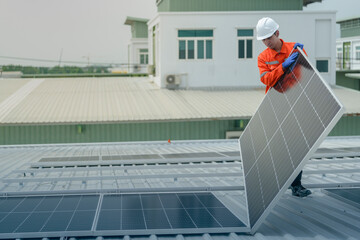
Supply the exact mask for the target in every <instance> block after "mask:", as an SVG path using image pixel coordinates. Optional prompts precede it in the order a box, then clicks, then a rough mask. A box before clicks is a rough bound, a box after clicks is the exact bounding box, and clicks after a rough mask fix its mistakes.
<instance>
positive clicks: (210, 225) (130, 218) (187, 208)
mask: <svg viewBox="0 0 360 240" xmlns="http://www.w3.org/2000/svg"><path fill="white" fill-rule="evenodd" d="M244 229H246V226H245V224H244V223H243V222H241V221H240V220H239V219H238V218H237V217H236V216H235V215H233V214H232V213H231V212H230V211H229V210H228V209H227V208H226V207H225V206H224V205H223V204H222V203H221V202H220V201H219V200H218V199H217V198H216V197H215V196H214V195H213V194H212V193H159V194H115V195H104V197H103V201H102V205H101V209H100V213H99V220H98V222H97V227H96V231H100V232H101V233H102V234H104V235H106V234H107V233H118V234H124V233H126V234H142V233H147V234H149V233H156V234H160V233H167V234H170V233H174V234H175V233H185V232H186V233H205V232H229V231H244Z"/></svg>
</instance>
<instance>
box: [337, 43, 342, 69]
mask: <svg viewBox="0 0 360 240" xmlns="http://www.w3.org/2000/svg"><path fill="white" fill-rule="evenodd" d="M342 59H343V52H342V47H338V48H336V68H337V69H341V66H342Z"/></svg>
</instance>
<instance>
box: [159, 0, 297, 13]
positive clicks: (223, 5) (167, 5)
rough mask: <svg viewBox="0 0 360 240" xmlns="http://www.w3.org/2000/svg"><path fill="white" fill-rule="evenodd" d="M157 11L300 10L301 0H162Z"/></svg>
mask: <svg viewBox="0 0 360 240" xmlns="http://www.w3.org/2000/svg"><path fill="white" fill-rule="evenodd" d="M158 2H159V4H158V11H159V12H169V11H175V12H186V11H271V10H302V7H303V0H271V1H269V0H162V1H158Z"/></svg>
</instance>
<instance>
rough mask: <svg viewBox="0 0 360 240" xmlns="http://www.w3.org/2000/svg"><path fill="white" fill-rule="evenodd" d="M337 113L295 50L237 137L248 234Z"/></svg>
mask: <svg viewBox="0 0 360 240" xmlns="http://www.w3.org/2000/svg"><path fill="white" fill-rule="evenodd" d="M342 111H343V107H342V105H341V104H340V103H339V101H338V100H337V99H336V97H335V96H334V95H333V94H332V92H331V90H330V88H329V87H327V85H326V83H325V82H324V81H323V80H322V79H321V76H320V74H319V73H318V72H317V71H316V70H315V69H314V68H313V67H312V66H311V65H310V63H309V62H308V61H307V59H306V57H305V56H304V54H303V52H302V51H301V53H300V54H299V57H298V59H297V62H296V64H295V65H294V66H293V67H292V68H291V70H289V72H288V73H286V74H285V75H284V77H283V78H282V79H280V80H279V81H278V82H277V84H276V85H275V86H274V87H273V88H272V89H270V91H269V92H268V93H267V94H266V96H265V98H264V100H263V101H262V103H261V104H260V106H259V108H258V110H257V111H256V113H255V115H254V116H253V117H252V118H251V121H250V122H249V124H248V126H247V127H246V129H245V130H244V132H243V134H242V135H241V137H240V153H241V158H242V162H243V169H244V176H245V190H246V197H247V204H248V211H249V224H250V227H251V229H252V232H254V231H256V229H257V227H258V226H259V225H260V224H261V221H262V220H263V219H264V218H265V217H266V215H267V214H268V213H269V211H270V209H271V207H273V206H274V205H275V204H276V201H277V199H278V198H279V195H280V193H281V192H284V191H285V190H286V189H287V188H288V187H289V185H290V184H291V182H292V180H294V179H295V177H296V176H297V174H298V173H299V172H300V171H301V168H302V166H303V165H304V164H305V161H304V160H308V158H309V157H310V154H312V153H313V152H314V151H315V150H316V148H317V147H318V146H319V145H320V143H321V141H322V139H323V138H324V137H325V136H326V135H327V134H328V133H329V132H330V130H331V129H332V127H333V126H334V125H335V123H336V122H337V120H338V119H339V118H340V117H341V115H342Z"/></svg>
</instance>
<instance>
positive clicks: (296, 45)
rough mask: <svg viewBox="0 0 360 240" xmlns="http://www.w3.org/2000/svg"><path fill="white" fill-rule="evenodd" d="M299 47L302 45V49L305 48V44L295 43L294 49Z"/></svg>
mask: <svg viewBox="0 0 360 240" xmlns="http://www.w3.org/2000/svg"><path fill="white" fill-rule="evenodd" d="M297 47H300V48H301V49H303V48H304V44H301V43H295V45H294V49H296V48H297Z"/></svg>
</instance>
